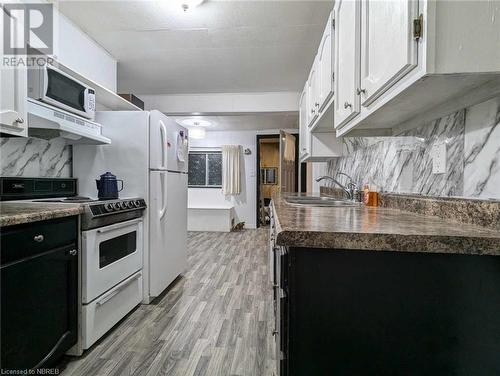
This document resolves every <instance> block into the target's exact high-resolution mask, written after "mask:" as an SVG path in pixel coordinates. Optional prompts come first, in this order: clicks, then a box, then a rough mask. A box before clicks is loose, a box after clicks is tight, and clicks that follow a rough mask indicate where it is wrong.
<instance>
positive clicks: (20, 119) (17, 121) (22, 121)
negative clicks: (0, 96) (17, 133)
mask: <svg viewBox="0 0 500 376" xmlns="http://www.w3.org/2000/svg"><path fill="white" fill-rule="evenodd" d="M16 123H19V124H23V123H24V119H23V118H22V117H18V118H17V119H16Z"/></svg>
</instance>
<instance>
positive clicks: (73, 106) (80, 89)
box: [40, 65, 95, 119]
mask: <svg viewBox="0 0 500 376" xmlns="http://www.w3.org/2000/svg"><path fill="white" fill-rule="evenodd" d="M42 90H43V91H42V97H41V98H40V99H41V100H42V101H43V102H46V103H48V104H51V105H53V106H56V107H58V108H61V109H63V110H66V111H69V112H72V113H75V114H77V115H80V116H83V117H85V118H88V119H94V115H95V91H94V90H93V89H91V88H89V87H88V86H86V85H85V84H83V83H81V82H80V81H78V80H76V79H74V78H73V77H71V76H70V75H68V74H66V73H65V72H63V71H61V70H60V69H57V68H55V67H52V66H50V65H47V66H46V67H45V69H44V70H43V89H42Z"/></svg>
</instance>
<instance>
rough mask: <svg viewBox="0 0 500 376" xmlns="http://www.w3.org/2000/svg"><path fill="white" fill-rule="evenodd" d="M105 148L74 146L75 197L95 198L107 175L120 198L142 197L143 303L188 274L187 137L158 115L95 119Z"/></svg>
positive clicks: (143, 113)
mask: <svg viewBox="0 0 500 376" xmlns="http://www.w3.org/2000/svg"><path fill="white" fill-rule="evenodd" d="M96 122H98V123H100V124H101V125H102V134H103V136H105V137H108V138H110V139H111V144H110V145H99V146H91V145H75V146H74V147H73V175H74V177H76V178H78V193H79V195H84V196H89V197H96V196H97V189H96V184H95V179H97V178H98V177H99V175H100V174H103V173H104V172H106V171H110V172H112V173H113V174H114V175H116V177H117V179H121V180H123V191H121V192H120V198H127V197H143V198H145V200H146V203H147V205H148V208H147V210H146V214H145V218H144V226H145V228H144V234H145V235H146V236H145V237H144V238H145V244H144V250H145V252H144V265H143V274H144V277H145V278H144V279H145V283H144V302H145V303H149V302H150V300H151V299H152V298H154V297H156V296H158V295H160V294H161V293H162V292H163V291H164V290H165V288H166V287H167V286H168V285H170V284H171V283H172V282H173V281H174V280H175V278H177V276H179V274H181V273H183V272H184V271H185V270H186V268H187V190H188V187H187V185H188V175H187V172H188V171H187V168H188V131H187V130H186V129H185V128H183V127H181V126H180V125H178V124H177V123H176V122H175V121H174V120H173V119H171V118H169V117H167V116H165V115H164V114H163V113H161V112H159V111H151V112H147V111H104V112H97V113H96Z"/></svg>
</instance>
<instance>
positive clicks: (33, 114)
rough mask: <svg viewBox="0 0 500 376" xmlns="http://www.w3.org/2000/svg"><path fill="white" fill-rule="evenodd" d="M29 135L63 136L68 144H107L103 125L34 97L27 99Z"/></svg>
mask: <svg viewBox="0 0 500 376" xmlns="http://www.w3.org/2000/svg"><path fill="white" fill-rule="evenodd" d="M27 107H28V136H30V137H36V138H43V139H45V140H50V139H52V138H57V137H62V138H64V139H65V140H66V142H67V143H68V144H71V145H74V144H88V145H106V144H110V143H111V140H110V139H109V138H107V137H104V136H103V135H102V134H101V125H100V124H98V123H94V122H93V121H90V120H87V119H84V118H82V117H79V116H76V115H73V114H71V113H70V112H66V111H64V110H61V109H59V108H56V107H54V106H51V105H49V104H47V103H43V102H40V101H38V100H36V99H33V98H28V99H27Z"/></svg>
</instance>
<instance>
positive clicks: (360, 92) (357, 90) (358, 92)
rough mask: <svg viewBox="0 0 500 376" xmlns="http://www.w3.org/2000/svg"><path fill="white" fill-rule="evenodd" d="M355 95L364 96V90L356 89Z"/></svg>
mask: <svg viewBox="0 0 500 376" xmlns="http://www.w3.org/2000/svg"><path fill="white" fill-rule="evenodd" d="M356 94H358V95H361V94H366V89H360V88H357V89H356Z"/></svg>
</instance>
